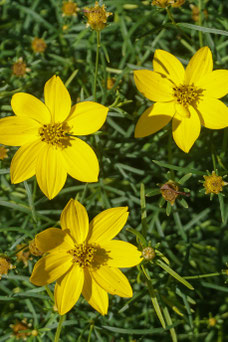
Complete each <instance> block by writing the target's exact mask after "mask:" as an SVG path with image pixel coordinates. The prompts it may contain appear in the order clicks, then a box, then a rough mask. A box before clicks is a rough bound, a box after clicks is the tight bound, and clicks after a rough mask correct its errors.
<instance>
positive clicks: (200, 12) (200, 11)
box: [198, 0, 203, 47]
mask: <svg viewBox="0 0 228 342" xmlns="http://www.w3.org/2000/svg"><path fill="white" fill-rule="evenodd" d="M198 7H199V20H198V24H199V26H202V3H201V0H198ZM198 32H199V44H200V47H203V34H202V31H198Z"/></svg>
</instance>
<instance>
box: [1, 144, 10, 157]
mask: <svg viewBox="0 0 228 342" xmlns="http://www.w3.org/2000/svg"><path fill="white" fill-rule="evenodd" d="M8 151H9V150H8V149H7V148H5V146H0V160H3V159H6V158H8V155H7V152H8Z"/></svg>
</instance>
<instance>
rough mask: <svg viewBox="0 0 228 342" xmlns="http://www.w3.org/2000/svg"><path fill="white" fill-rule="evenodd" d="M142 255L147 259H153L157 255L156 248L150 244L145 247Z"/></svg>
mask: <svg viewBox="0 0 228 342" xmlns="http://www.w3.org/2000/svg"><path fill="white" fill-rule="evenodd" d="M142 256H143V258H144V259H146V260H153V259H154V258H155V257H156V254H155V250H154V248H152V247H150V246H148V247H145V248H143V250H142Z"/></svg>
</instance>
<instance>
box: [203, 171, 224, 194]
mask: <svg viewBox="0 0 228 342" xmlns="http://www.w3.org/2000/svg"><path fill="white" fill-rule="evenodd" d="M204 179H205V182H204V184H203V185H204V187H205V189H206V194H211V193H213V194H219V193H220V192H221V191H222V187H223V186H224V185H225V182H224V181H223V179H222V177H221V176H217V175H216V174H215V173H212V175H211V176H204Z"/></svg>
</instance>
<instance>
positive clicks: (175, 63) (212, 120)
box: [134, 46, 228, 153]
mask: <svg viewBox="0 0 228 342" xmlns="http://www.w3.org/2000/svg"><path fill="white" fill-rule="evenodd" d="M153 68H154V71H150V70H137V71H135V72H134V75H135V82H136V86H137V88H138V90H139V91H140V92H141V93H142V94H143V95H144V96H146V97H147V98H148V99H150V100H152V101H154V102H156V103H155V104H154V105H152V106H151V107H149V108H148V109H147V110H146V111H145V112H144V113H143V114H142V116H141V117H140V119H139V121H138V122H137V125H136V128H135V137H136V138H140V137H145V136H148V135H150V134H153V133H155V132H157V131H158V130H160V129H161V128H162V127H164V126H165V125H167V124H168V122H170V121H171V120H172V119H173V121H172V130H173V138H174V140H175V142H176V144H177V145H178V146H179V148H181V149H182V150H183V151H184V152H186V153H188V152H189V150H190V148H191V147H192V145H193V144H194V142H195V140H196V139H197V138H198V137H199V134H200V129H201V125H203V126H205V127H207V128H210V129H221V128H224V127H226V126H228V108H227V107H226V105H225V104H224V103H222V102H221V101H220V100H218V99H219V98H221V97H223V96H225V95H226V94H227V92H228V70H215V71H212V69H213V60H212V55H211V51H210V49H209V48H208V47H207V46H205V47H203V48H201V49H199V50H198V51H197V52H196V53H195V55H194V56H193V57H192V58H191V60H190V62H189V64H188V66H187V68H186V70H185V69H184V67H183V65H182V64H181V62H180V61H179V60H178V59H177V58H176V57H175V56H173V55H172V54H170V53H169V52H166V51H163V50H156V51H155V55H154V60H153Z"/></svg>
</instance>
